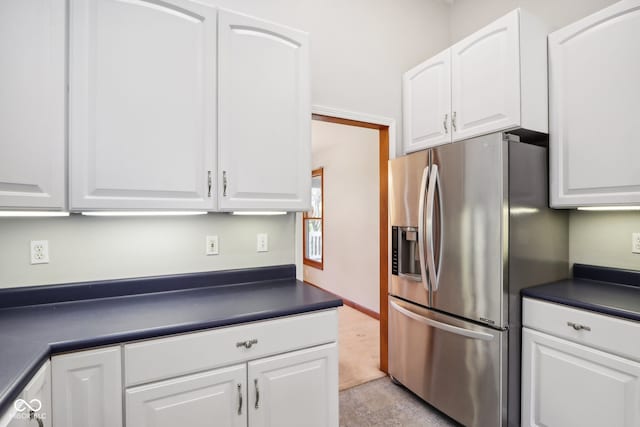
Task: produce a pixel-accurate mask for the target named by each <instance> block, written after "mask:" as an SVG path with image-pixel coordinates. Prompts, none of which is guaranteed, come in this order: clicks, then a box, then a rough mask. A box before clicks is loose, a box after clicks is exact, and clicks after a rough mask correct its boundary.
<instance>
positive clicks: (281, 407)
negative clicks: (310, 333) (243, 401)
mask: <svg viewBox="0 0 640 427" xmlns="http://www.w3.org/2000/svg"><path fill="white" fill-rule="evenodd" d="M248 365H249V374H248V378H249V384H248V387H249V425H250V426H251V427H299V426H305V427H337V426H338V348H337V344H336V343H331V344H325V345H322V346H319V347H312V348H308V349H305V350H299V351H294V352H291V353H284V354H281V355H278V356H274V357H268V358H265V359H260V360H256V361H253V362H249V363H248Z"/></svg>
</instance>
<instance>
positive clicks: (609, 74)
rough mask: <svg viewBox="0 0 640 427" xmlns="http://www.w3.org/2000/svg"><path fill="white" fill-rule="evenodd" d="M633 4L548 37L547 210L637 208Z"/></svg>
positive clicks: (639, 89) (639, 146)
mask: <svg viewBox="0 0 640 427" xmlns="http://www.w3.org/2000/svg"><path fill="white" fill-rule="evenodd" d="M638 40H640V1H638V0H625V1H621V2H619V3H616V4H614V5H612V6H610V7H608V8H606V9H603V10H601V11H599V12H597V13H595V14H593V15H591V16H588V17H586V18H584V19H581V20H580V21H577V22H575V23H573V24H571V25H569V26H567V27H565V28H562V29H560V30H558V31H556V32H554V33H553V34H551V35H549V76H550V91H549V93H550V100H549V101H550V120H549V121H550V128H551V132H550V178H551V179H550V186H551V188H550V193H551V206H552V207H576V206H598V205H624V204H640V167H639V166H638V159H640V143H638V130H637V129H636V124H637V121H638V117H640V79H639V78H638V76H640V49H639V48H638Z"/></svg>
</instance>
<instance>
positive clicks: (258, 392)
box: [253, 378, 260, 409]
mask: <svg viewBox="0 0 640 427" xmlns="http://www.w3.org/2000/svg"><path fill="white" fill-rule="evenodd" d="M253 384H254V385H255V387H256V409H258V408H260V389H259V388H258V379H257V378H256V379H254V380H253Z"/></svg>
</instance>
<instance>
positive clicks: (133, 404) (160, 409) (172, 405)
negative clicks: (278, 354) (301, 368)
mask: <svg viewBox="0 0 640 427" xmlns="http://www.w3.org/2000/svg"><path fill="white" fill-rule="evenodd" d="M246 383H247V367H246V364H242V365H236V366H231V367H228V368H222V369H217V370H215V371H208V372H202V373H199V374H195V375H189V376H185V377H179V378H175V379H171V380H167V381H161V382H157V383H152V384H148V385H144V386H140V387H134V388H130V389H128V390H127V391H126V402H127V404H126V405H127V410H126V413H127V425H128V426H135V427H176V426H189V427H246V425H247V399H246V393H247V387H246V385H247V384H246Z"/></svg>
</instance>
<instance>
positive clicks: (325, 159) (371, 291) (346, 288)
mask: <svg viewBox="0 0 640 427" xmlns="http://www.w3.org/2000/svg"><path fill="white" fill-rule="evenodd" d="M312 123H313V124H312V139H313V144H312V152H313V157H312V158H313V160H312V164H313V168H314V169H316V168H318V167H323V168H324V242H323V243H324V269H323V270H319V269H316V268H314V267H310V266H307V265H305V266H304V279H305V280H307V281H309V282H311V283H313V284H315V285H318V286H320V287H322V288H324V289H327V290H329V291H331V292H333V293H335V294H338V295H340V296H342V297H344V298H347V299H349V300H351V301H354V302H356V303H358V304H360V305H362V306H364V307H366V308H368V309H370V310H373V311H375V312H379V310H380V297H379V295H380V292H379V289H380V280H379V274H380V261H379V256H380V231H379V210H380V195H379V188H380V186H379V179H380V178H379V177H380V175H379V171H378V149H379V136H378V131H377V130H374V129H366V128H358V127H354V126H345V125H338V124H334V123H326V122H318V121H313V122H312Z"/></svg>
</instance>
